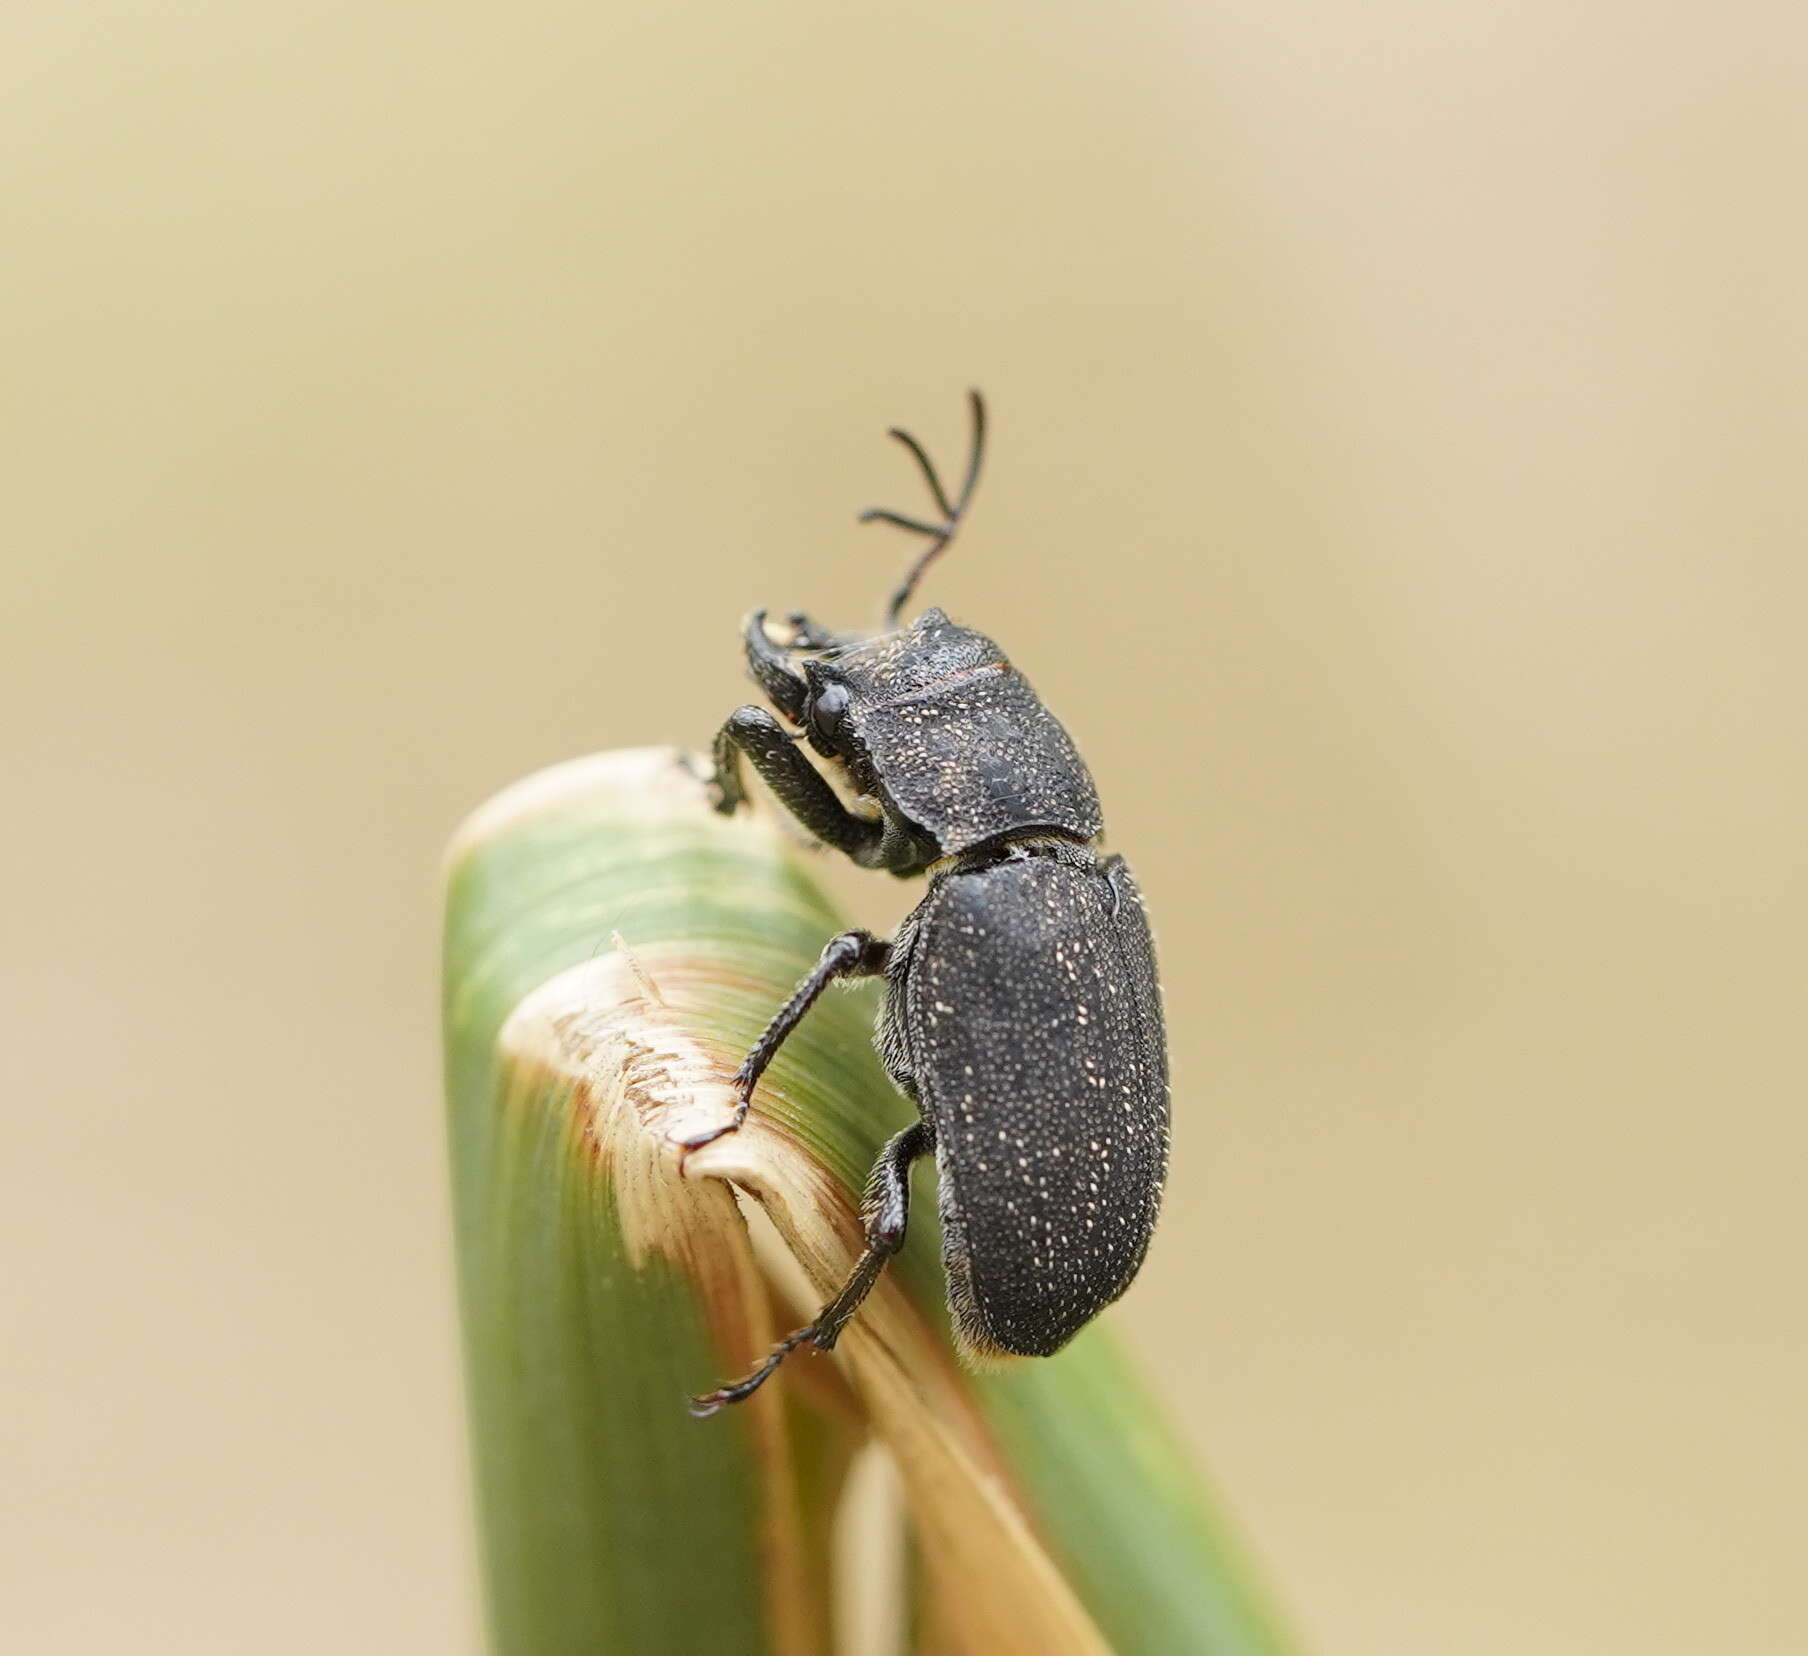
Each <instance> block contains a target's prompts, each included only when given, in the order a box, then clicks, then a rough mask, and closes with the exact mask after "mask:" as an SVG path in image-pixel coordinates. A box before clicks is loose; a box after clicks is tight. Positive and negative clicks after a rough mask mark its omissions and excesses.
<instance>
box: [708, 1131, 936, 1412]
mask: <svg viewBox="0 0 1808 1656" xmlns="http://www.w3.org/2000/svg"><path fill="white" fill-rule="evenodd" d="M934 1148H935V1133H934V1130H933V1129H932V1128H931V1127H930V1125H929V1123H928V1122H926V1121H919V1122H917V1123H915V1124H914V1125H913V1126H910V1127H906V1128H905V1129H904V1131H903V1132H901V1133H899V1134H897V1135H896V1136H895V1137H894V1138H892V1139H891V1140H889V1141H888V1142H887V1144H886V1146H885V1148H884V1149H883V1150H881V1151H880V1152H879V1159H878V1161H876V1162H875V1163H874V1164H873V1171H872V1174H871V1175H870V1177H869V1178H868V1179H867V1181H866V1195H865V1197H864V1198H863V1200H862V1202H861V1207H860V1213H861V1219H862V1221H863V1223H864V1228H865V1234H866V1246H865V1248H864V1249H863V1250H862V1251H861V1254H860V1258H859V1259H858V1260H857V1261H855V1264H854V1268H853V1270H852V1271H850V1272H849V1273H848V1279H847V1281H846V1282H844V1283H843V1284H842V1285H841V1291H840V1292H839V1293H838V1294H837V1295H836V1296H835V1297H834V1298H833V1299H832V1300H830V1301H829V1303H828V1304H827V1305H825V1306H824V1307H823V1308H822V1310H820V1311H819V1312H817V1314H816V1320H815V1321H814V1322H809V1323H805V1324H804V1326H803V1327H802V1328H798V1329H794V1330H793V1331H792V1332H791V1333H789V1334H787V1335H786V1336H785V1337H784V1338H783V1339H782V1340H780V1341H779V1343H778V1344H777V1345H775V1346H774V1347H773V1348H772V1351H771V1353H770V1355H768V1356H767V1358H766V1359H765V1361H764V1362H762V1363H761V1364H760V1366H759V1367H758V1368H756V1369H755V1370H754V1371H753V1372H752V1373H751V1374H749V1375H747V1376H746V1377H745V1378H743V1379H740V1380H735V1381H732V1382H730V1383H729V1384H728V1385H726V1386H719V1387H717V1388H716V1390H715V1391H712V1392H705V1393H704V1394H703V1396H701V1397H697V1398H693V1399H692V1400H691V1413H692V1414H694V1415H696V1416H697V1418H698V1419H700V1420H701V1419H703V1418H705V1417H706V1416H708V1415H713V1414H714V1413H715V1412H716V1411H717V1410H718V1409H721V1408H723V1407H725V1406H726V1405H727V1404H730V1403H739V1402H741V1401H742V1400H743V1399H744V1398H748V1397H751V1396H752V1395H753V1394H754V1393H755V1392H756V1391H758V1390H759V1389H760V1387H761V1386H763V1385H764V1384H765V1383H766V1381H767V1379H768V1378H769V1377H770V1376H771V1374H772V1372H773V1370H775V1369H776V1368H777V1367H778V1366H779V1364H780V1363H782V1362H783V1361H784V1360H785V1359H786V1358H787V1357H789V1356H790V1355H791V1353H792V1352H794V1351H795V1350H796V1349H797V1348H798V1347H799V1346H800V1345H813V1346H815V1347H816V1349H817V1350H818V1351H830V1350H833V1349H834V1346H835V1342H836V1341H837V1340H838V1339H840V1338H841V1331H842V1329H843V1328H845V1327H846V1326H847V1322H848V1319H849V1318H850V1317H852V1316H853V1314H854V1313H855V1312H856V1311H857V1310H859V1309H860V1304H861V1301H863V1300H864V1299H865V1298H866V1296H867V1295H868V1294H870V1293H871V1292H872V1291H873V1284H874V1283H876V1282H877V1281H878V1280H879V1273H880V1272H881V1271H883V1270H884V1269H885V1266H886V1263H887V1262H888V1261H889V1260H890V1259H891V1257H892V1256H893V1255H894V1254H895V1253H897V1251H898V1250H899V1249H900V1248H901V1247H903V1246H904V1237H905V1233H906V1232H907V1230H908V1229H909V1225H910V1169H911V1164H912V1163H913V1162H915V1161H916V1159H917V1157H919V1156H922V1155H926V1154H927V1153H928V1152H929V1151H930V1150H932V1149H934Z"/></svg>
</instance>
